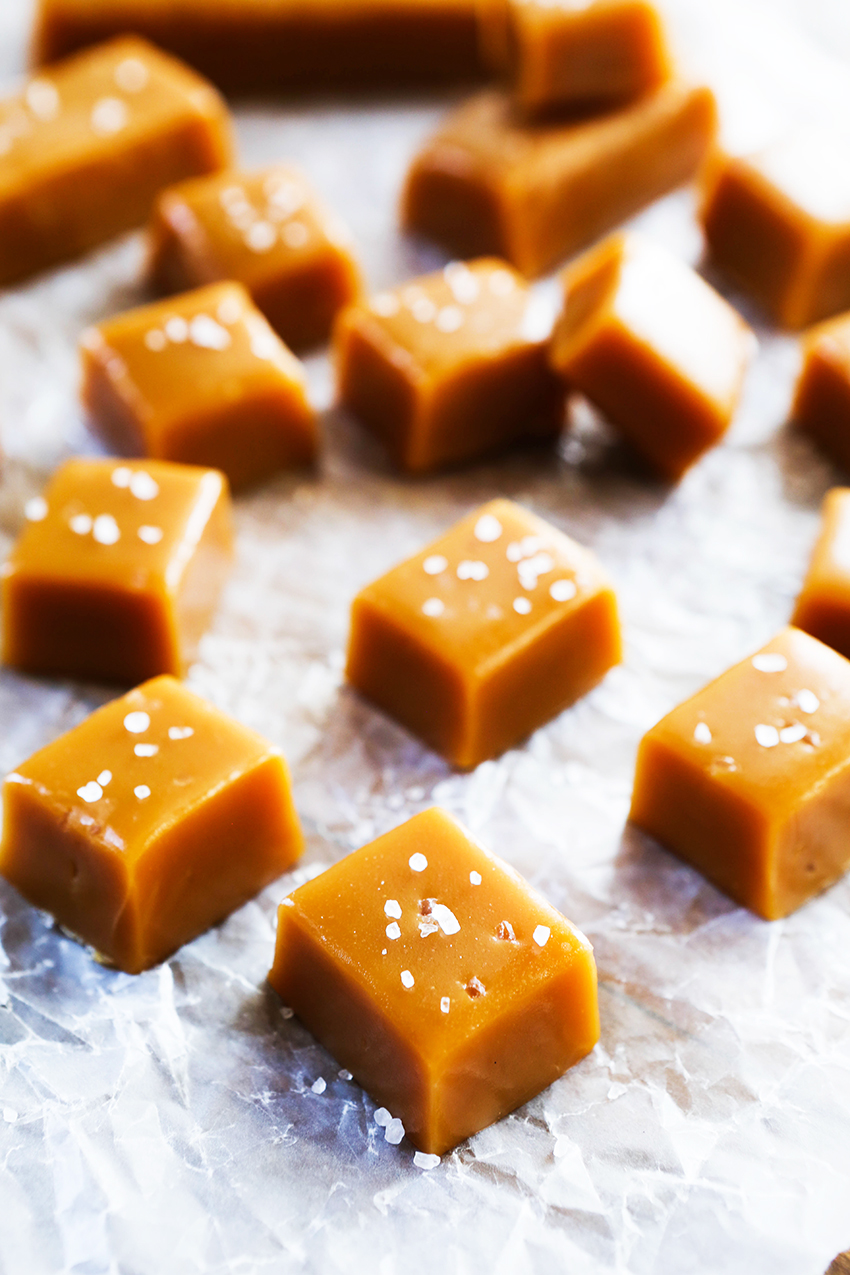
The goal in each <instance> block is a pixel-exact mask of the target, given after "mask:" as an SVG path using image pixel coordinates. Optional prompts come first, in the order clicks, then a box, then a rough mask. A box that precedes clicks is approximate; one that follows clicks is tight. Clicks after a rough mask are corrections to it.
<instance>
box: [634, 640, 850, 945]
mask: <svg viewBox="0 0 850 1275" xmlns="http://www.w3.org/2000/svg"><path fill="white" fill-rule="evenodd" d="M849 812H850V661H847V660H846V659H844V657H843V656H841V655H838V654H837V653H836V652H835V651H833V650H832V649H831V648H830V647H828V646H825V645H824V644H823V643H822V642H819V641H817V640H816V639H815V638H813V637H810V636H809V634H808V633H803V632H801V631H800V630H799V629H797V628H788V629H785V630H784V631H783V632H782V633H780V634H779V635H778V636H777V637H775V638H774V639H773V641H772V642H769V643H768V644H767V645H766V646H765V647H763V648H762V649H761V650H760V651H758V652H756V654H755V655H753V656H751V657H749V658H748V659H746V660H743V661H742V662H741V663H740V664H736V665H735V666H734V668H731V669H729V670H727V672H725V673H723V674H722V675H721V676H720V677H719V678H717V680H716V681H714V682H712V683H711V684H710V685H708V686H706V687H705V688H704V689H703V690H701V691H699V692H698V694H696V695H695V696H693V698H692V699H689V700H687V701H686V702H685V703H684V704H680V705H679V707H678V708H675V709H673V711H672V713H669V714H668V715H667V717H665V718H664V719H663V720H662V721H660V722H659V723H658V725H657V726H654V727H653V728H652V730H650V731H649V732H648V733H647V734H646V735H645V736H644V738H643V740H642V741H641V744H640V748H639V750H638V759H637V770H636V773H635V784H634V793H633V796H632V809H631V816H630V817H631V820H632V822H633V823H635V824H637V825H638V826H639V827H641V828H643V829H644V830H645V831H646V832H648V833H649V834H650V835H651V836H653V837H655V838H656V839H657V840H658V841H660V842H661V843H662V845H664V846H666V847H667V849H668V850H672V852H673V853H674V854H676V855H678V856H679V857H680V858H681V859H684V860H686V861H687V862H688V863H690V864H692V865H693V866H694V867H695V868H697V869H699V871H700V872H702V873H703V874H704V875H705V876H706V877H708V879H709V880H710V881H712V882H713V883H714V884H715V885H716V886H717V887H718V888H719V889H721V890H722V891H723V892H724V893H725V894H728V895H729V896H730V897H731V898H732V899H734V900H735V901H736V902H737V903H740V904H741V905H742V906H744V907H746V908H749V909H750V910H751V911H752V912H755V913H757V914H758V915H759V916H761V917H764V918H765V920H768V921H772V920H775V919H777V918H778V917H782V916H787V915H788V914H789V913H791V912H793V911H795V910H796V909H797V908H799V907H800V906H801V905H802V904H803V903H805V902H806V901H807V900H808V899H810V898H811V897H812V896H813V895H815V894H818V893H819V892H820V891H821V890H824V889H826V888H827V886H829V885H831V884H832V883H833V882H834V881H836V880H837V879H838V878H839V877H840V876H841V875H842V874H843V873H844V872H845V871H846V869H847V867H848V865H850V842H848V838H847V819H848V813H849Z"/></svg>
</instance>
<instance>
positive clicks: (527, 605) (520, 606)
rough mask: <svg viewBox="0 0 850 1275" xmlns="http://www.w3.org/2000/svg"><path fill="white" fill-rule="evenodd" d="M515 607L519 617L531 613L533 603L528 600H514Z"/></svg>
mask: <svg viewBox="0 0 850 1275" xmlns="http://www.w3.org/2000/svg"><path fill="white" fill-rule="evenodd" d="M513 607H514V610H515V611H516V613H517V615H528V614H529V613H530V611H531V602H530V601H529V599H528V598H514V602H513Z"/></svg>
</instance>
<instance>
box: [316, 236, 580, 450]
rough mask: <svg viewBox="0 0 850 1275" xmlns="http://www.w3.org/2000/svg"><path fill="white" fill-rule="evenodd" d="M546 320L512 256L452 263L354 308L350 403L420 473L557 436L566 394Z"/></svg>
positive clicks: (347, 341) (344, 381) (346, 392)
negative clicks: (551, 361) (550, 358)
mask: <svg viewBox="0 0 850 1275" xmlns="http://www.w3.org/2000/svg"><path fill="white" fill-rule="evenodd" d="M543 318H544V319H545V322H542V323H541V314H540V310H539V308H538V305H537V303H536V302H535V300H534V298H533V297H532V295H531V293H530V291H529V289H528V288H527V287H526V285H525V284H524V282H523V280H522V279H521V278H520V276H519V275H517V274H516V272H515V271H514V270H512V269H511V268H510V266H508V265H506V264H505V262H503V261H500V260H497V259H491V258H485V259H482V260H479V261H470V262H461V261H455V262H452V263H451V264H450V265H448V266H446V267H445V269H444V270H442V271H439V272H437V273H435V274H431V275H426V276H424V277H423V278H420V279H414V280H411V281H410V282H409V283H406V284H404V285H403V286H402V287H399V288H395V289H392V290H390V291H387V292H381V293H379V294H378V295H377V296H374V297H372V298H370V299H369V300H368V301H364V302H362V303H361V304H359V305H354V306H350V307H349V308H348V309H347V310H344V311H343V313H342V314H341V316H340V318H339V321H338V323H337V326H336V331H335V335H334V351H335V357H336V366H337V384H338V392H339V401H340V402H341V403H342V404H343V406H345V407H347V408H348V409H349V410H350V411H352V412H353V413H354V414H355V416H357V417H358V419H359V420H360V421H361V422H362V423H363V424H364V425H365V426H366V427H367V429H369V430H370V431H371V432H372V433H373V434H375V435H376V436H377V437H378V438H379V439H380V440H381V442H382V443H383V444H384V446H385V447H386V449H387V451H388V453H389V455H390V457H391V459H392V460H393V462H394V463H395V464H396V465H397V466H398V467H399V468H401V469H404V470H406V471H407V472H408V473H422V472H425V471H428V470H435V469H440V468H444V467H446V466H449V465H454V464H459V463H461V462H464V461H471V460H475V459H477V458H478V457H480V456H484V455H486V454H488V453H492V452H496V451H498V450H499V449H500V448H504V447H506V446H508V445H509V444H510V443H513V442H517V441H519V440H521V439H524V438H526V439H527V438H547V437H550V438H551V437H553V436H554V435H556V434H557V433H558V432H559V431H560V429H561V427H562V425H563V419H564V397H565V396H564V392H563V389H562V388H561V386H560V385H559V382H558V378H557V377H556V376H554V375H553V374H552V372H551V371H550V370H549V367H548V365H547V361H546V349H547V344H548V337H549V331H550V328H551V317H549V316H548V315H544V316H543Z"/></svg>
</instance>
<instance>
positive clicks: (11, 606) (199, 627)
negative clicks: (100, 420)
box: [2, 460, 232, 683]
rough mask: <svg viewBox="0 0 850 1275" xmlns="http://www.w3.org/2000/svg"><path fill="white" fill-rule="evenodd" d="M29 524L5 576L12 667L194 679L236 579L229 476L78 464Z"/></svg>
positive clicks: (101, 676) (7, 651)
mask: <svg viewBox="0 0 850 1275" xmlns="http://www.w3.org/2000/svg"><path fill="white" fill-rule="evenodd" d="M27 517H28V522H27V526H26V527H25V529H24V531H23V532H22V533H21V535H20V537H19V538H18V541H17V543H16V544H15V546H14V548H13V550H12V553H11V557H10V559H9V561H8V562H7V563H6V565H5V567H4V573H3V587H2V596H3V661H4V663H6V664H9V665H11V666H12V667H14V668H19V669H23V670H24V671H25V672H28V673H44V674H50V675H53V676H63V677H80V678H95V679H98V680H103V681H116V682H130V683H132V682H137V681H141V680H143V679H144V678H146V677H151V676H153V675H154V674H156V673H174V674H178V675H180V674H182V673H183V672H185V670H186V667H187V666H188V664H189V663H190V661H191V660H192V659H193V658H194V655H195V651H196V648H197V645H198V642H199V641H200V638H201V635H202V634H203V633H204V631H205V630H206V628H207V627H208V625H209V622H210V618H211V616H212V613H213V610H214V609H215V605H216V603H217V601H218V596H219V593H220V591H221V587H222V585H223V583H224V581H225V579H226V576H227V574H228V572H229V569H230V560H231V556H232V533H231V527H230V497H229V494H228V490H227V482H226V480H225V478H224V477H223V475H222V474H220V473H218V472H217V471H215V470H203V469H197V468H195V467H194V466H189V465H169V464H163V463H162V462H157V461H152V462H148V463H146V464H144V465H141V464H138V463H133V462H130V463H125V462H121V461H114V460H71V461H68V462H67V463H66V464H65V465H63V466H62V468H61V469H60V470H59V471H58V472H57V473H56V474H54V476H53V478H52V479H51V482H50V484H49V485H48V487H47V490H46V491H45V493H44V495H43V496H39V497H37V498H36V499H34V500H31V501H30V502H29V504H28V505H27Z"/></svg>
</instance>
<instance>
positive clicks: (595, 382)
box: [550, 234, 755, 481]
mask: <svg viewBox="0 0 850 1275" xmlns="http://www.w3.org/2000/svg"><path fill="white" fill-rule="evenodd" d="M563 286H564V293H565V303H564V310H563V314H562V315H561V318H560V319H559V321H558V323H557V324H556V326H555V331H554V334H553V337H552V347H551V355H550V357H551V361H552V366H553V367H554V368H555V369H556V370H557V371H558V372H559V373H560V374H561V376H563V377H564V379H565V380H566V381H567V382H568V383H569V384H570V385H571V386H573V387H574V388H575V389H578V390H581V391H582V392H583V393H584V394H585V395H586V396H587V397H588V398H589V399H590V400H591V402H593V403H594V404H595V405H596V406H597V407H598V408H600V410H601V411H602V412H604V413H605V415H606V416H607V417H608V418H609V419H610V421H611V423H612V424H613V425H614V426H616V428H617V429H619V430H620V431H621V432H622V433H623V434H624V435H625V437H626V438H627V439H628V440H629V442H630V443H631V444H632V445H633V446H634V447H635V448H636V449H637V451H639V452H640V453H641V454H642V455H643V456H644V457H645V459H646V460H648V461H649V463H650V464H651V465H652V467H653V468H654V469H655V470H657V471H658V473H660V474H661V475H662V476H663V477H665V478H667V479H670V480H671V481H676V480H677V479H678V478H680V477H681V476H682V474H683V473H684V472H685V470H686V469H687V468H688V467H689V466H690V465H692V464H693V463H694V461H695V460H697V459H698V457H699V456H701V455H702V453H703V452H704V451H705V450H706V448H708V447H711V446H713V445H714V444H715V443H717V442H719V441H720V439H721V438H722V437H723V435H724V434H725V432H726V430H727V428H728V426H729V423H730V421H731V419H732V416H733V414H734V412H735V408H736V406H737V404H738V398H739V396H740V392H741V386H742V383H743V379H744V373H745V371H746V367H747V363H748V361H749V358H750V355H751V354H752V351H753V349H754V346H755V337H754V336H753V333H752V332H751V331H750V329H749V328H748V327H747V325H746V323H744V321H743V319H742V318H741V317H740V315H739V314H738V313H737V312H736V311H735V310H733V309H732V307H731V306H730V305H729V303H728V302H727V301H724V299H723V298H722V297H721V296H720V295H719V293H717V292H715V291H714V289H713V288H712V287H710V286H709V285H708V284H707V283H706V282H705V281H704V280H703V279H701V278H700V276H699V275H698V274H697V273H696V272H695V271H694V270H691V268H690V266H687V265H685V263H684V262H682V261H679V260H678V258H676V257H674V256H672V255H671V254H670V253H668V252H666V251H665V250H664V249H663V248H660V247H657V246H656V245H655V244H653V243H651V242H650V241H649V240H645V239H643V238H641V237H640V236H638V235H634V234H629V235H624V234H620V235H614V236H613V237H612V238H610V239H608V240H606V241H605V242H604V243H602V244H600V245H599V246H598V247H596V248H593V249H591V251H590V252H588V253H586V254H585V256H583V257H581V258H580V259H579V260H578V261H576V262H575V263H574V264H573V265H572V266H570V267H569V268H568V269H567V270H566V271H565V272H564V275H563Z"/></svg>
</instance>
